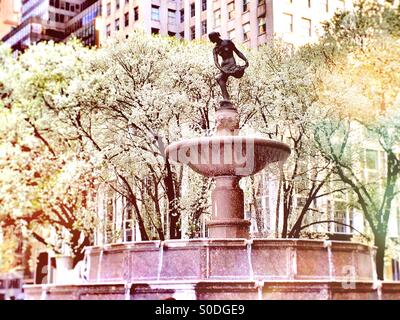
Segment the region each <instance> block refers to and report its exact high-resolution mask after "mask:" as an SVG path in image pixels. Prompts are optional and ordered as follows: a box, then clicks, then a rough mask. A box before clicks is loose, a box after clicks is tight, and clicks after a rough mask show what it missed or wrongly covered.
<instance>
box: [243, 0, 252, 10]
mask: <svg viewBox="0 0 400 320" xmlns="http://www.w3.org/2000/svg"><path fill="white" fill-rule="evenodd" d="M249 10H250V0H243V12H247V11H249Z"/></svg>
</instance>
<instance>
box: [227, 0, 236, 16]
mask: <svg viewBox="0 0 400 320" xmlns="http://www.w3.org/2000/svg"><path fill="white" fill-rule="evenodd" d="M228 18H229V20H232V19H234V18H235V2H233V1H232V2H230V3H228Z"/></svg>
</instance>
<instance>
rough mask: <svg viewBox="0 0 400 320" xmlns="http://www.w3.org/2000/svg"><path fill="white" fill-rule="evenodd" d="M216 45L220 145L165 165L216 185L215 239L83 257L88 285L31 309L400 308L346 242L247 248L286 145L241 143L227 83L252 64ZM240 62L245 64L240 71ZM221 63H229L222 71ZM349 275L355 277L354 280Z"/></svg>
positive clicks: (393, 289) (92, 250)
mask: <svg viewBox="0 0 400 320" xmlns="http://www.w3.org/2000/svg"><path fill="white" fill-rule="evenodd" d="M210 39H211V41H213V42H214V43H216V47H215V49H214V57H215V63H216V66H217V68H218V69H219V70H221V74H220V75H219V76H218V78H217V81H218V83H219V85H220V86H221V91H222V95H223V98H224V99H223V100H222V101H221V103H220V106H219V108H218V110H217V111H216V132H215V135H214V136H212V137H202V138H194V139H188V140H183V141H180V142H176V143H173V144H171V145H170V146H168V148H167V149H166V156H167V157H169V158H170V159H172V160H175V161H177V162H180V163H183V164H186V165H188V166H189V167H190V168H191V169H193V170H194V171H195V172H197V173H199V174H202V175H204V176H207V177H212V178H213V179H215V184H216V186H215V189H214V190H213V192H212V199H211V200H212V201H211V202H212V218H211V221H209V222H208V238H202V239H182V240H166V241H143V242H126V243H116V244H110V245H104V246H96V247H88V248H86V250H85V260H84V261H86V266H87V274H86V277H85V279H84V280H83V279H80V280H77V281H76V282H73V283H70V284H62V285H57V284H45V285H41V284H39V285H30V286H25V293H26V296H27V298H28V299H40V298H42V299H76V300H84V299H105V300H111V299H119V300H139V299H178V300H179V299H198V300H207V299H241V300H243V299H254V300H257V299H258V300H262V299H268V300H270V299H399V298H400V283H394V282H382V283H378V282H377V281H376V269H375V263H374V259H373V255H374V254H375V250H374V248H371V247H369V246H366V245H363V244H360V243H354V242H346V241H320V240H304V239H249V225H250V222H249V221H248V220H246V219H244V196H243V190H242V189H241V188H240V186H239V181H240V179H241V178H243V177H247V176H250V175H254V174H256V173H257V172H259V171H261V170H262V169H264V168H265V167H266V166H267V165H268V164H270V163H273V162H277V161H285V160H286V159H287V158H288V156H289V155H290V148H289V147H288V146H287V145H286V144H284V143H281V142H277V141H272V140H268V139H264V138H259V137H244V136H240V135H239V114H238V112H237V109H236V108H235V106H234V105H233V104H232V102H230V100H229V95H228V90H227V87H226V82H227V80H228V78H229V77H230V76H233V77H236V78H240V77H242V76H243V74H244V71H245V69H246V67H247V66H248V62H247V59H246V58H245V57H244V56H243V54H242V53H241V52H239V51H238V50H237V49H236V47H235V46H234V44H233V43H232V42H231V41H230V40H222V39H221V38H220V37H219V34H218V33H212V34H210ZM233 53H236V54H237V55H238V56H239V57H240V58H241V59H242V60H244V61H245V62H246V65H245V66H238V65H236V62H235V59H234V56H233ZM218 56H222V58H223V61H222V64H221V65H220V64H219V61H218ZM349 275H350V276H349Z"/></svg>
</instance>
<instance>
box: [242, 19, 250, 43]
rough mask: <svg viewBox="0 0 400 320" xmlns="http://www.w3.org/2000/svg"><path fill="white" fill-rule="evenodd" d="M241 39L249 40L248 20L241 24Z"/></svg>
mask: <svg viewBox="0 0 400 320" xmlns="http://www.w3.org/2000/svg"><path fill="white" fill-rule="evenodd" d="M243 40H244V41H247V40H250V22H247V23H245V24H244V25H243Z"/></svg>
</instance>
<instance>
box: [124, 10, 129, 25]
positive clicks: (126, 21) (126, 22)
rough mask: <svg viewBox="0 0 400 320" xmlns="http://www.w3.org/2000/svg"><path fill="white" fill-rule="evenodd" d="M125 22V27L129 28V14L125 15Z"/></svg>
mask: <svg viewBox="0 0 400 320" xmlns="http://www.w3.org/2000/svg"><path fill="white" fill-rule="evenodd" d="M124 22H125V27H127V26H129V12H126V13H125V15H124Z"/></svg>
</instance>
